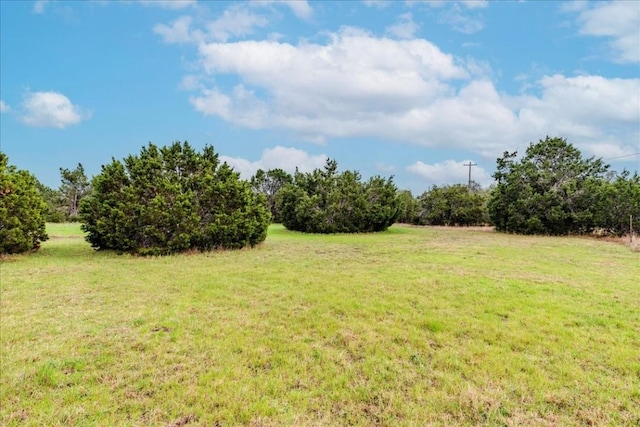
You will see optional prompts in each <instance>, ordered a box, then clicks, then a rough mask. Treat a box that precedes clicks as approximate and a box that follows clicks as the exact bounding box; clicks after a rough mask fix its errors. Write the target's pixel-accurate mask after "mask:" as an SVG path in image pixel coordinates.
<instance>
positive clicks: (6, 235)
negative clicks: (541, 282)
mask: <svg viewBox="0 0 640 427" xmlns="http://www.w3.org/2000/svg"><path fill="white" fill-rule="evenodd" d="M37 184H38V181H37V180H36V178H35V177H34V176H33V175H31V174H30V173H29V172H27V171H24V170H18V169H16V167H15V166H11V165H9V158H8V157H7V155H6V154H4V153H0V254H12V253H21V252H28V251H31V250H34V249H38V248H39V247H40V242H42V241H44V240H47V239H48V236H47V233H46V230H45V217H46V214H47V211H48V206H47V204H46V203H45V201H44V200H43V198H42V196H41V195H40V192H39V191H38V188H37Z"/></svg>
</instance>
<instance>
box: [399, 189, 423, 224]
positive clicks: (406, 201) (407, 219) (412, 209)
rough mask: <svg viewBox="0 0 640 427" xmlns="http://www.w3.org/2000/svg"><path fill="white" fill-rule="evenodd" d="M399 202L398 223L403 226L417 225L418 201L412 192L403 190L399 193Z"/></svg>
mask: <svg viewBox="0 0 640 427" xmlns="http://www.w3.org/2000/svg"><path fill="white" fill-rule="evenodd" d="M398 201H399V202H400V204H399V206H400V207H399V212H398V219H397V220H396V221H397V222H399V223H403V224H415V223H416V222H417V220H418V210H419V204H418V200H417V199H416V198H415V197H413V194H411V191H409V190H402V191H400V192H399V193H398Z"/></svg>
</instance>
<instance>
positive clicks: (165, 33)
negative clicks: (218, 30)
mask: <svg viewBox="0 0 640 427" xmlns="http://www.w3.org/2000/svg"><path fill="white" fill-rule="evenodd" d="M192 20H193V19H192V18H191V17H190V16H181V17H180V18H178V19H176V20H175V21H173V22H172V23H171V24H170V25H166V24H156V25H155V26H154V27H153V32H154V33H156V34H158V35H160V36H161V37H162V38H163V40H164V41H165V43H189V42H192V41H194V36H193V35H192V34H191V29H190V27H191V21H192Z"/></svg>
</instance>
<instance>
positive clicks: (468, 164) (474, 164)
mask: <svg viewBox="0 0 640 427" xmlns="http://www.w3.org/2000/svg"><path fill="white" fill-rule="evenodd" d="M464 166H468V167H469V184H468V186H467V188H468V190H469V192H471V167H472V166H478V164H477V163H471V160H469V163H465V164H464Z"/></svg>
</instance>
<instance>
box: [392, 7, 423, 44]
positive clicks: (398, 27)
mask: <svg viewBox="0 0 640 427" xmlns="http://www.w3.org/2000/svg"><path fill="white" fill-rule="evenodd" d="M419 28H420V27H419V26H418V24H416V23H415V22H414V21H413V15H412V14H411V12H407V13H404V14H402V15H400V16H398V20H397V22H396V23H395V24H394V25H391V26H389V27H387V29H386V33H387V34H391V35H393V36H396V37H398V38H401V39H410V38H413V36H414V35H415V33H416V31H418V29H419Z"/></svg>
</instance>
